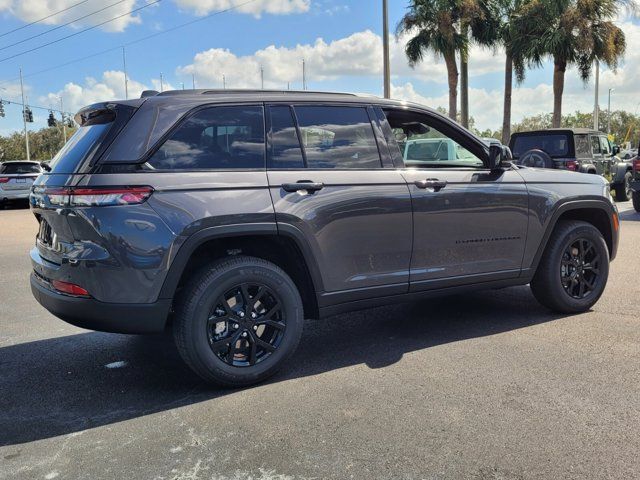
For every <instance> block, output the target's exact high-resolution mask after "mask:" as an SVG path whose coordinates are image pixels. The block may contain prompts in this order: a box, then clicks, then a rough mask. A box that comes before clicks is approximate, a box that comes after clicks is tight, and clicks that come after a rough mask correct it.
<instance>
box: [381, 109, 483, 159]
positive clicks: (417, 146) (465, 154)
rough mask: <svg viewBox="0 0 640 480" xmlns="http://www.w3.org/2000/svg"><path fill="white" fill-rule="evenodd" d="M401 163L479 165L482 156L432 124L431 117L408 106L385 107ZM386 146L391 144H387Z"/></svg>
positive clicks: (443, 129)
mask: <svg viewBox="0 0 640 480" xmlns="http://www.w3.org/2000/svg"><path fill="white" fill-rule="evenodd" d="M385 114H386V115H387V120H388V121H389V124H390V125H391V129H392V131H393V134H394V137H395V143H396V144H397V146H398V147H399V149H400V154H401V156H402V159H403V161H404V166H405V167H415V168H431V167H473V168H483V167H484V162H483V161H482V158H481V157H479V156H478V155H476V154H475V153H473V152H471V151H470V150H468V149H467V148H465V147H464V146H463V145H461V144H460V143H458V142H457V141H456V140H455V139H454V138H452V135H449V134H447V133H444V132H445V129H446V126H445V125H443V126H440V125H439V124H438V127H439V128H440V129H438V128H436V126H435V125H436V124H437V123H438V122H436V121H434V119H432V118H431V117H429V116H427V115H424V114H420V113H417V112H411V111H408V110H385ZM389 148H393V147H392V146H391V145H390V146H389Z"/></svg>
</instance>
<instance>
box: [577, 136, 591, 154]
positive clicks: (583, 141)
mask: <svg viewBox="0 0 640 480" xmlns="http://www.w3.org/2000/svg"><path fill="white" fill-rule="evenodd" d="M573 138H574V142H575V144H576V157H577V158H584V157H590V156H591V147H590V146H589V137H588V136H587V135H575V136H574V137H573Z"/></svg>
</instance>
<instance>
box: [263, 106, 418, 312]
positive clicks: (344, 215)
mask: <svg viewBox="0 0 640 480" xmlns="http://www.w3.org/2000/svg"><path fill="white" fill-rule="evenodd" d="M267 110H268V112H269V114H268V127H267V128H268V132H269V135H268V148H267V149H268V171H267V175H268V179H269V187H270V191H271V195H272V198H273V204H274V207H275V212H276V220H277V223H278V229H279V231H280V232H281V233H283V234H291V235H295V236H298V237H299V240H300V242H302V243H304V245H307V246H308V248H309V249H310V251H311V255H312V257H313V259H314V261H315V262H316V263H317V266H318V269H319V271H320V276H321V278H322V284H323V285H322V287H321V289H322V290H323V292H321V294H320V297H321V298H320V302H321V306H322V304H324V303H326V304H330V303H339V302H341V301H348V300H356V299H360V298H367V297H370V296H372V295H378V294H380V295H384V294H394V293H405V292H407V291H408V282H409V265H410V258H411V242H412V236H411V229H412V218H411V216H412V213H411V196H410V194H409V189H408V187H407V185H406V182H405V181H404V179H403V177H402V175H401V173H400V172H399V171H397V170H395V169H394V168H384V167H383V164H382V159H381V155H380V150H379V147H378V143H382V142H383V141H381V139H380V138H379V135H380V132H379V131H378V130H377V127H376V125H375V124H374V123H372V121H371V118H370V114H369V111H368V108H367V107H366V106H363V105H331V104H330V105H327V104H322V105H320V104H297V105H291V106H290V105H283V104H278V105H276V104H274V105H269V106H267ZM296 119H297V123H296ZM381 146H382V147H383V150H382V152H383V153H384V154H385V155H386V158H387V159H388V150H386V152H385V150H384V149H386V146H385V145H384V144H382V145H381ZM388 166H390V165H388Z"/></svg>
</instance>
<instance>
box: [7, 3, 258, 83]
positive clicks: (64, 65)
mask: <svg viewBox="0 0 640 480" xmlns="http://www.w3.org/2000/svg"><path fill="white" fill-rule="evenodd" d="M255 1H256V0H248V1H246V2H244V3H239V4H237V5H234V6H232V7H228V8H225V9H223V10H217V11H215V12H213V13H210V14H209V15H206V16H204V17H200V18H196V19H195V20H190V21H188V22H185V23H181V24H179V25H176V26H174V27H171V28H168V29H167V30H162V31H161V32H156V33H152V34H151V35H147V36H145V37H141V38H138V39H136V40H132V41H131V42H128V43H125V44H123V45H120V46H117V47H112V48H107V49H106V50H101V51H99V52H96V53H92V54H90V55H86V56H84V57H80V58H76V59H74V60H69V61H68V62H64V63H61V64H58V65H54V66H53V67H49V68H45V69H43V70H38V71H37V72H33V73H30V74H28V75H24V78H30V77H34V76H36V75H41V74H43V73H47V72H50V71H52V70H57V69H58V68H62V67H66V66H68V65H72V64H74V63H78V62H82V61H83V60H88V59H90V58H94V57H97V56H99V55H104V54H105V53H109V52H112V51H115V50H120V49H121V48H122V47H128V46H131V45H134V44H136V43H140V42H143V41H145V40H149V39H151V38H154V37H157V36H159V35H163V34H165V33H170V32H173V31H175V30H178V29H180V28H184V27H187V26H189V25H192V24H194V23H197V22H201V21H203V20H207V19H209V18H211V17H214V16H216V15H220V14H222V13H227V12H230V11H232V10H236V9H238V8H241V7H244V6H245V5H248V4H250V3H253V2H255ZM0 61H2V60H0ZM18 79H19V77H14V78H11V79H9V80H3V81H2V82H0V85H8V84H9V83H11V82H14V81H16V80H18Z"/></svg>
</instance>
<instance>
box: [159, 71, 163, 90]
mask: <svg viewBox="0 0 640 480" xmlns="http://www.w3.org/2000/svg"><path fill="white" fill-rule="evenodd" d="M163 90H164V77H163V76H162V72H160V93H162V92H163Z"/></svg>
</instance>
